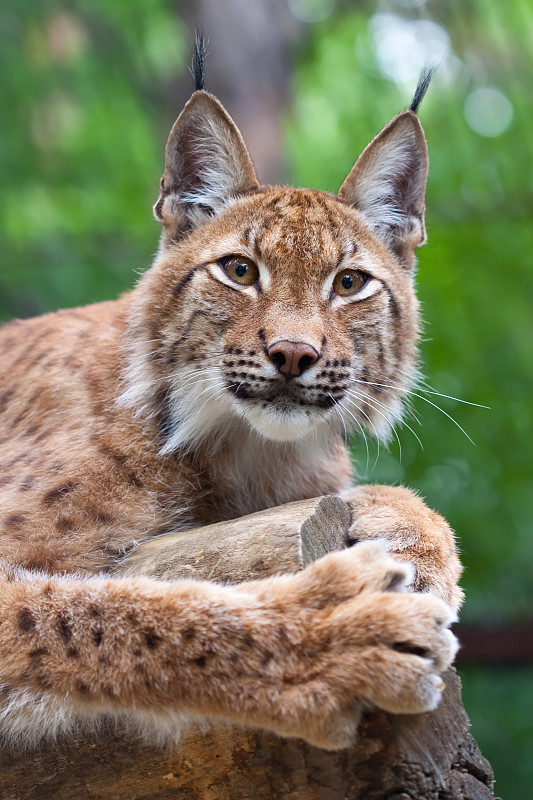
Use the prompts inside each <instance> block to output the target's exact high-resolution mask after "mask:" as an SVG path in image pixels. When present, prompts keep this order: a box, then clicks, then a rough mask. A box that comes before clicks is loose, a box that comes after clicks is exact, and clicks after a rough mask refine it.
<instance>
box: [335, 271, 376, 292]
mask: <svg viewBox="0 0 533 800" xmlns="http://www.w3.org/2000/svg"><path fill="white" fill-rule="evenodd" d="M367 280H368V275H366V274H365V273H364V272H360V271H359V270H358V269H343V270H342V272H339V273H338V274H337V275H335V280H334V281H333V291H334V292H335V294H340V295H347V294H355V293H356V292H359V291H360V290H361V289H362V288H363V286H364V285H365V283H366V282H367Z"/></svg>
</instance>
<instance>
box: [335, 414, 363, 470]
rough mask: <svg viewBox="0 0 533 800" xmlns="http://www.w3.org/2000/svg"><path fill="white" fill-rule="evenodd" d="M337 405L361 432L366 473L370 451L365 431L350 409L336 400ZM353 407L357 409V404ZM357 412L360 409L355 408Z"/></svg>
mask: <svg viewBox="0 0 533 800" xmlns="http://www.w3.org/2000/svg"><path fill="white" fill-rule="evenodd" d="M337 403H338V404H339V405H340V407H341V408H342V409H343V410H344V411H346V412H347V413H348V414H349V415H350V416H351V418H352V419H353V420H354V421H355V423H356V425H357V426H358V428H359V430H360V431H361V434H362V436H363V439H364V442H365V447H366V471H367V472H368V465H369V463H370V451H369V449H368V439H367V438H366V434H365V429H364V428H363V426H362V425H361V423H360V422H359V420H358V419H357V417H356V416H355V415H354V414H352V412H351V411H350V409H349V408H348V407H347V406H345V405H344V403H343V402H342V401H341V400H338V401H337ZM355 405H356V408H357V404H355ZM357 410H360V409H358V408H357Z"/></svg>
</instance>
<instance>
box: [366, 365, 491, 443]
mask: <svg viewBox="0 0 533 800" xmlns="http://www.w3.org/2000/svg"><path fill="white" fill-rule="evenodd" d="M350 380H351V381H352V382H353V383H360V384H363V385H366V386H383V387H385V388H387V389H397V390H399V391H401V392H404V393H406V394H410V395H412V396H413V397H418V398H419V399H420V400H423V401H424V402H425V403H428V404H429V405H430V406H433V408H436V409H437V411H440V412H441V414H444V416H445V417H448V419H449V420H450V421H451V422H453V424H454V425H455V426H456V427H457V428H459V430H460V431H461V433H463V434H464V436H466V438H467V439H468V441H469V442H471V443H472V444H473V445H474V446H475V442H474V440H473V439H472V438H471V437H470V436H469V435H468V433H467V432H466V431H465V429H464V428H463V427H461V425H459V423H458V422H457V420H455V419H454V418H453V417H452V416H451V415H450V414H448V412H447V411H445V410H444V409H443V408H441V407H440V406H439V405H437V404H436V403H434V402H433V401H432V400H430V399H429V398H428V397H424V395H423V394H419V393H418V392H415V391H413V390H412V389H406V388H404V387H401V386H393V385H392V384H386V383H377V382H373V381H361V380H357V378H351V379H350ZM421 391H426V390H421ZM431 394H439V392H431ZM442 396H443V397H449V398H450V399H451V400H454V399H457V398H453V397H451V395H442ZM458 402H465V403H467V401H466V400H465V401H461V400H459V401H458ZM468 405H474V406H478V407H479V408H488V406H481V405H479V404H478V403H468Z"/></svg>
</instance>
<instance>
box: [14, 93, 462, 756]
mask: <svg viewBox="0 0 533 800" xmlns="http://www.w3.org/2000/svg"><path fill="white" fill-rule="evenodd" d="M426 175H427V153H426V147H425V140H424V136H423V133H422V129H421V127H420V123H419V121H418V118H417V116H416V114H415V112H414V111H413V110H409V111H405V112H403V113H402V114H400V115H398V116H397V117H396V118H395V119H394V120H393V121H392V122H391V123H389V125H388V126H387V127H386V128H385V129H384V130H383V131H382V132H381V134H379V136H378V137H377V138H376V139H375V140H374V141H373V142H372V143H371V144H370V145H369V146H368V148H367V149H366V150H365V151H364V152H363V154H362V156H361V157H360V159H359V160H358V161H357V163H356V165H355V166H354V167H353V169H352V171H351V172H350V174H349V175H348V177H347V179H346V181H345V182H344V184H343V186H342V187H341V189H340V191H339V194H338V196H337V197H334V196H332V195H330V194H327V193H325V192H320V191H314V190H313V191H312V190H306V189H293V188H288V187H261V186H260V185H259V184H258V182H257V178H256V176H255V172H254V170H253V166H252V164H251V161H250V159H249V156H248V154H247V151H246V148H245V146H244V143H243V141H242V138H241V136H240V134H239V132H238V130H237V128H236V127H235V125H234V123H233V122H232V120H231V119H230V118H229V116H228V115H227V113H226V112H225V110H224V109H223V108H222V106H221V105H220V104H219V102H218V101H217V100H216V99H215V98H214V97H212V96H211V95H209V94H207V93H206V92H204V91H197V92H195V94H194V95H193V96H192V98H191V100H190V101H189V103H188V104H187V106H186V107H185V109H184V111H183V112H182V114H181V115H180V117H179V119H178V120H177V122H176V124H175V126H174V128H173V129H172V132H171V135H170V137H169V141H168V144H167V148H166V162H165V173H164V175H163V178H162V180H161V190H160V197H159V200H158V202H157V203H156V206H155V209H154V210H155V214H156V217H157V218H158V219H159V220H160V221H161V223H162V224H163V233H162V238H161V245H160V249H159V253H158V255H157V257H156V259H155V263H154V265H153V266H152V268H151V269H150V270H149V271H148V272H147V273H146V274H145V275H144V277H143V278H142V279H141V281H140V282H139V284H138V285H137V286H136V288H135V289H134V290H133V291H132V292H131V293H129V294H127V295H125V296H123V297H122V298H120V299H119V300H118V301H115V302H108V303H103V304H99V305H95V306H89V307H87V308H78V309H72V310H66V311H60V312H57V313H55V314H48V315H45V316H43V317H40V318H38V319H33V320H27V321H23V322H21V321H15V322H12V323H9V324H7V325H5V326H4V327H3V328H2V329H1V330H0V374H1V383H0V557H1V558H2V559H3V561H2V565H3V566H2V570H1V571H0V631H1V635H0V645H1V649H0V718H1V720H3V722H0V724H1V726H2V731H3V733H4V736H6V737H7V738H9V737H18V738H19V739H23V740H25V741H33V740H34V739H35V738H38V737H39V736H41V735H43V734H44V733H54V732H58V731H64V730H66V729H68V727H69V725H72V724H77V723H78V722H79V720H81V719H84V718H89V719H93V718H95V717H97V716H98V715H100V714H113V715H119V716H122V717H125V718H128V719H130V720H132V721H134V722H135V723H136V724H137V725H140V726H141V727H142V728H143V729H144V730H146V729H147V728H153V729H154V730H155V731H161V730H166V731H169V730H172V731H176V730H178V729H179V728H180V727H181V725H182V723H183V721H184V720H186V719H188V718H191V717H208V718H224V719H230V720H234V721H238V722H242V723H246V724H253V725H259V726H262V727H266V728H269V729H271V730H274V731H277V732H278V733H281V734H284V735H299V736H303V737H305V738H307V739H308V740H309V741H311V742H313V743H315V744H318V745H321V746H324V747H339V746H344V745H346V744H348V743H349V742H350V741H351V739H352V738H353V735H354V733H355V730H356V726H357V721H358V719H359V715H360V710H361V708H362V707H364V706H365V705H372V704H374V705H377V706H380V707H382V708H385V709H387V710H390V711H393V712H394V711H400V712H409V711H419V710H424V709H427V708H432V707H434V705H435V704H436V702H437V701H438V697H439V692H440V678H439V676H438V673H439V672H440V671H442V670H443V669H445V668H446V667H447V666H448V664H449V663H450V661H451V659H452V658H453V655H454V652H455V642H454V639H453V637H452V636H451V634H450V632H449V631H448V630H447V625H448V624H449V622H450V620H451V619H452V618H453V614H454V612H455V610H456V609H457V607H458V605H459V603H460V599H461V592H460V590H459V589H458V588H457V579H458V576H459V573H460V567H459V562H458V560H457V556H456V553H455V546H454V541H453V535H452V533H451V531H450V529H449V527H448V526H447V524H446V523H445V522H444V520H443V519H442V518H441V517H440V516H438V515H437V514H436V513H435V512H433V511H431V510H430V509H428V508H427V507H426V506H425V505H424V504H423V502H422V501H421V500H420V499H419V498H417V497H416V496H415V495H413V494H412V493H411V492H409V491H408V490H407V489H403V488H400V487H396V488H393V487H385V486H360V487H355V488H353V476H352V473H351V468H350V462H349V458H348V454H347V449H346V444H345V440H346V436H347V435H348V434H349V433H350V432H352V431H354V430H358V429H361V428H367V429H368V430H370V432H374V433H376V434H377V435H379V436H383V437H386V436H387V433H388V430H389V426H390V424H391V422H393V421H395V420H398V419H399V418H400V417H401V413H402V402H403V399H404V396H405V393H406V391H407V390H408V389H409V387H410V385H411V382H412V381H413V379H414V377H415V373H416V342H417V336H418V311H417V301H416V296H415V292H414V288H413V269H414V249H415V248H416V247H417V246H418V245H420V244H422V243H423V241H424V239H425V232H424V222H423V212H424V190H425V182H426ZM339 492H342V493H343V497H344V498H345V499H346V500H347V502H348V503H349V504H350V506H351V509H352V537H353V541H354V542H361V541H362V540H366V539H387V540H388V542H389V550H390V552H391V553H392V555H395V556H397V558H398V559H400V560H401V561H402V562H410V563H411V565H412V566H409V565H407V564H405V563H400V561H398V560H392V559H391V558H390V556H389V555H388V554H386V552H385V550H384V549H383V547H382V546H381V545H379V544H356V545H355V546H354V547H353V548H351V549H350V550H347V551H346V552H344V553H341V554H336V555H332V556H328V557H326V558H325V559H324V560H322V561H321V562H317V564H315V565H313V566H312V567H310V568H308V569H307V570H305V571H304V572H303V573H301V574H300V575H298V576H293V577H279V578H273V579H271V580H269V581H266V582H264V583H263V582H259V583H255V584H244V585H242V586H240V587H233V588H231V587H220V586H216V585H213V584H208V583H202V582H195V583H190V582H185V581H177V582H173V583H164V582H157V581H152V580H148V579H138V580H135V579H132V580H125V579H122V580H119V579H114V578H110V577H106V576H105V573H107V572H108V571H109V570H110V569H111V567H112V566H113V565H114V564H115V563H116V562H117V560H118V559H120V558H121V557H122V556H123V555H124V554H126V553H127V552H128V551H129V550H131V549H132V548H133V547H135V545H136V543H138V542H139V541H142V540H143V539H146V538H148V537H152V536H157V535H159V534H163V533H165V532H168V531H172V530H176V529H179V528H180V527H181V528H183V527H190V526H192V525H201V524H203V523H210V522H214V521H217V520H222V519H229V518H232V517H237V516H240V515H243V514H246V513H248V512H252V511H256V510H259V509H262V508H267V507H270V506H273V505H276V504H280V503H283V502H287V501H291V500H297V499H303V498H307V497H313V496H317V495H321V494H328V493H339ZM409 583H411V584H412V588H414V589H415V590H417V591H418V592H421V593H418V594H415V593H406V592H405V588H406V586H407V585H408V584H409ZM438 598H440V599H438Z"/></svg>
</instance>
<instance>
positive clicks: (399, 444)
mask: <svg viewBox="0 0 533 800" xmlns="http://www.w3.org/2000/svg"><path fill="white" fill-rule="evenodd" d="M352 393H354V390H353V389H349V390H348V395H352ZM354 396H356V397H358V399H359V400H364V401H365V402H366V403H368V405H369V406H371V408H373V409H374V411H375V412H376V413H377V414H379V415H380V416H382V417H383V419H384V420H385V422H386V423H387V425H388V426H389V427H390V429H391V431H392V432H393V434H394V436H395V437H396V441H397V442H398V450H399V451H400V464H401V462H402V443H401V442H400V437H399V436H398V434H397V433H396V428H395V427H394V425H392V423H391V421H390V419H389V418H388V417H387V416H386V415H385V414H384V413H383V412H382V411H380V410H379V408H376V406H375V405H373V403H371V402H370V400H369V398H368V397H365V396H364V395H361V394H357V393H354ZM380 405H383V404H382V403H381V404H380ZM383 408H387V407H386V406H383ZM387 411H389V414H391V416H392V417H393V419H396V420H397V421H401V420H399V419H398V418H397V417H396V415H394V414H392V412H391V411H390V410H389V409H388V408H387Z"/></svg>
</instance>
